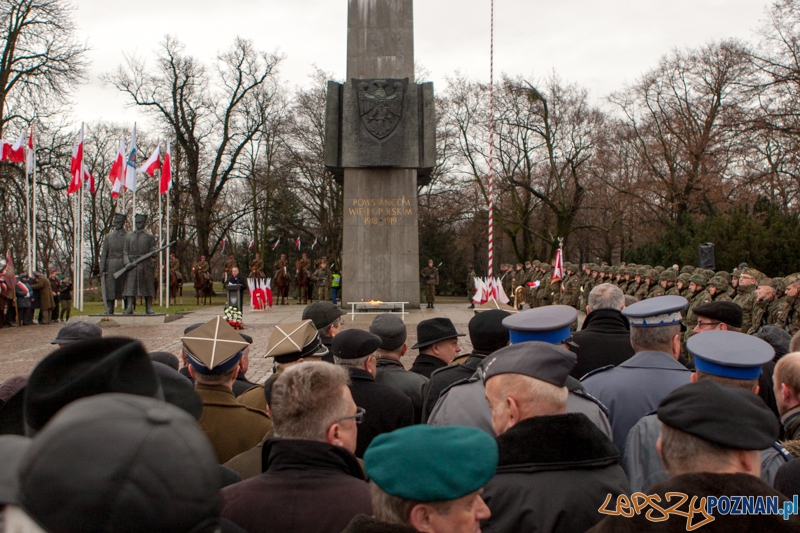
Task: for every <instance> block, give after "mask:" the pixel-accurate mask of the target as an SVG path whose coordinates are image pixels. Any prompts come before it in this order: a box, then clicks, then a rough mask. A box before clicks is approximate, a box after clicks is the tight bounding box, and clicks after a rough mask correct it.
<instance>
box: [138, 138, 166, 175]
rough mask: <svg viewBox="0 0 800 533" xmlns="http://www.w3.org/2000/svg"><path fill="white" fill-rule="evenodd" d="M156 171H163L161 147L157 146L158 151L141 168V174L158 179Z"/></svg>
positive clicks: (154, 151)
mask: <svg viewBox="0 0 800 533" xmlns="http://www.w3.org/2000/svg"><path fill="white" fill-rule="evenodd" d="M156 170H161V146H159V145H156V149H155V150H153V153H152V154H150V157H148V158H147V161H145V162H144V164H143V165H142V166H141V167H139V172H144V173H145V174H147V175H148V176H150V177H151V178H155V177H156Z"/></svg>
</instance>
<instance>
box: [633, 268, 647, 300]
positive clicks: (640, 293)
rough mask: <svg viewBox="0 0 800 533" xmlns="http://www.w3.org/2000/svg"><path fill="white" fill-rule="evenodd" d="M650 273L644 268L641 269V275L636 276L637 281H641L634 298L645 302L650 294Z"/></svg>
mask: <svg viewBox="0 0 800 533" xmlns="http://www.w3.org/2000/svg"><path fill="white" fill-rule="evenodd" d="M649 273H650V272H649V270H647V269H646V268H644V267H642V268H640V269H639V272H638V274H639V275H638V276H636V279H638V280H639V286H638V287H637V288H636V292H635V293H633V296H634V297H635V298H638V299H639V300H644V299H645V298H646V297H647V293H648V292H650V283H649V282H648V281H647V275H648V274H649Z"/></svg>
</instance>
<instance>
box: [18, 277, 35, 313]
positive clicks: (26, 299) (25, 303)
mask: <svg viewBox="0 0 800 533" xmlns="http://www.w3.org/2000/svg"><path fill="white" fill-rule="evenodd" d="M25 281H27V280H25ZM25 281H21V282H20V283H22V284H23V285H25V286H26V287H28V292H27V293H26V292H25V291H24V290H22V288H21V287H19V286H17V285H15V286H14V292H15V293H16V295H17V307H19V308H20V309H28V308H29V307H30V306H31V300H32V298H33V289H31V288H30V287H31V286H30V284H29V283H26V282H25ZM28 294H30V296H28Z"/></svg>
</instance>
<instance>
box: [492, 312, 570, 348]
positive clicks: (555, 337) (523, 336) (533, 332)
mask: <svg viewBox="0 0 800 533" xmlns="http://www.w3.org/2000/svg"><path fill="white" fill-rule="evenodd" d="M576 318H578V312H577V311H576V310H575V308H573V307H570V306H568V305H548V306H546V307H537V308H536V309H529V310H527V311H523V312H521V313H517V314H516V315H512V316H508V317H506V318H504V319H503V325H504V326H505V327H507V328H508V329H509V338H510V339H511V343H512V344H517V343H520V342H527V341H543V342H549V343H551V344H559V343H561V342H564V341H565V340H567V339H569V337H570V325H572V323H573V322H575V319H576Z"/></svg>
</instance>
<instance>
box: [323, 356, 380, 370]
mask: <svg viewBox="0 0 800 533" xmlns="http://www.w3.org/2000/svg"><path fill="white" fill-rule="evenodd" d="M370 357H372V356H371V355H367V356H365V357H359V358H358V359H342V358H341V357H336V356H335V355H334V356H333V362H334V363H336V364H337V365H339V366H347V367H352V368H364V365H365V364H366V362H367V359H369V358H370Z"/></svg>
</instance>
